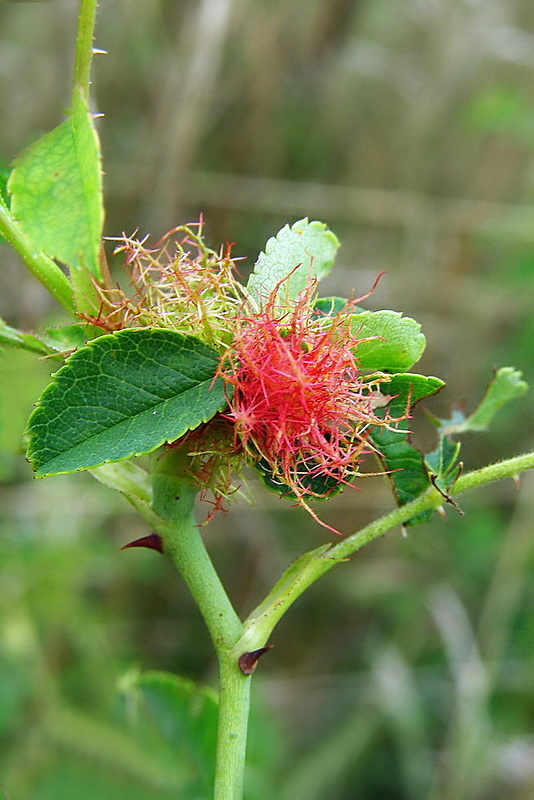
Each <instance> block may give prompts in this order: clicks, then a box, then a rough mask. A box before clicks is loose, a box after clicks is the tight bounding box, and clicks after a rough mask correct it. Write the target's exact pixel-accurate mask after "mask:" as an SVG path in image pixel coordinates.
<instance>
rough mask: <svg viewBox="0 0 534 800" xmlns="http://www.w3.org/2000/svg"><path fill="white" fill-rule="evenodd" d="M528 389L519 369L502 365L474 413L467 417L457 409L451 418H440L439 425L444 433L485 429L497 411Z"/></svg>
mask: <svg viewBox="0 0 534 800" xmlns="http://www.w3.org/2000/svg"><path fill="white" fill-rule="evenodd" d="M527 389H528V385H527V384H526V383H525V381H524V380H522V375H521V372H519V370H517V369H514V368H513V367H501V368H500V369H498V370H497V371H496V372H495V375H494V376H493V379H492V380H491V382H490V383H489V385H488V387H487V389H486V393H485V395H484V397H483V398H482V400H481V401H480V403H479V405H478V408H476V409H475V411H473V413H472V414H470V415H469V416H468V417H466V416H465V415H464V414H463V413H462V412H461V411H460V410H458V409H456V410H455V412H454V415H453V417H452V418H451V419H450V420H446V419H442V420H438V421H437V422H438V425H439V427H440V429H441V430H442V432H443V433H444V434H451V433H465V432H466V431H485V430H487V429H488V427H489V425H490V424H491V422H492V421H493V418H494V417H495V415H496V414H497V412H498V411H500V409H501V408H502V407H503V406H504V405H506V403H508V402H509V401H510V400H515V399H516V398H517V397H521V395H523V394H525V392H526V391H527Z"/></svg>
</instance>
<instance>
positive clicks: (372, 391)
mask: <svg viewBox="0 0 534 800" xmlns="http://www.w3.org/2000/svg"><path fill="white" fill-rule="evenodd" d="M313 289H314V286H313V285H312V284H310V286H309V287H308V288H307V289H306V290H305V291H304V292H301V294H300V295H299V297H298V298H297V299H296V300H295V301H294V302H293V303H291V304H290V305H289V307H287V306H286V308H285V309H284V308H282V307H281V306H280V305H277V304H276V301H275V295H274V293H273V296H272V298H271V300H270V302H269V303H267V304H266V306H265V308H264V309H263V310H261V311H258V312H257V313H251V314H248V315H247V316H244V317H243V318H240V319H238V320H237V333H236V336H235V339H234V343H233V346H232V347H231V348H230V349H229V351H228V352H227V354H226V356H225V357H224V359H223V361H222V366H221V373H222V374H223V375H224V377H225V380H226V381H227V382H228V383H229V384H230V385H231V386H232V387H233V393H232V396H231V397H230V400H229V407H230V410H229V412H228V417H229V418H230V419H231V420H232V421H233V422H234V424H235V432H236V437H238V439H239V440H240V442H241V444H242V446H243V448H244V449H245V451H246V452H247V453H248V454H249V456H251V457H252V458H253V459H254V460H256V462H261V465H262V470H263V468H264V466H265V465H268V469H269V471H270V472H271V474H272V479H273V481H275V482H278V483H281V484H284V485H285V486H286V487H287V491H288V493H289V492H290V493H291V494H292V495H294V496H295V497H296V498H297V501H298V502H299V503H300V504H301V505H304V506H305V507H306V508H308V506H307V503H306V499H308V498H311V497H325V496H327V495H328V494H329V493H331V491H332V488H331V487H333V486H336V487H339V485H340V484H346V483H349V482H350V481H351V480H352V479H353V478H354V477H355V476H356V475H357V474H358V464H359V462H360V459H361V456H362V455H363V453H365V452H369V451H370V450H372V449H373V448H372V446H371V445H370V444H369V442H368V432H369V430H370V428H371V427H373V426H375V425H387V424H388V420H387V419H386V420H384V419H379V418H378V417H377V416H376V415H375V413H374V409H375V408H376V406H377V404H378V403H380V402H381V400H382V402H383V398H382V397H381V395H380V393H379V384H380V382H381V381H383V380H385V378H384V376H371V377H370V376H365V375H363V374H362V372H361V370H360V368H359V364H358V344H359V343H360V342H361V341H362V340H361V339H359V338H358V335H357V331H354V330H353V327H352V325H351V317H352V313H353V307H352V304H350V303H347V306H346V307H345V308H344V309H343V310H342V311H340V312H339V313H336V314H334V315H333V316H330V315H326V314H318V313H317V312H316V311H315V310H314V308H313V304H312V299H313ZM314 478H321V479H322V480H321V481H320V482H319V484H317V482H314ZM317 485H319V486H322V485H326V486H328V487H329V488H328V489H326V490H325V491H323V490H321V489H319V490H318V489H317V488H316V487H317ZM308 510H309V508H308ZM314 516H315V515H314Z"/></svg>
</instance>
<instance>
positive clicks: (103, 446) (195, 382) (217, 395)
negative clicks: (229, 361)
mask: <svg viewBox="0 0 534 800" xmlns="http://www.w3.org/2000/svg"><path fill="white" fill-rule="evenodd" d="M218 360H219V355H218V353H217V351H216V350H214V349H213V348H212V347H209V346H208V345H206V344H204V343H203V342H201V341H200V340H199V339H196V338H195V337H193V336H185V335H183V334H180V333H177V332H175V331H169V330H164V329H129V330H123V331H118V332H117V333H113V334H109V335H106V336H101V337H99V338H98V339H94V340H93V341H92V342H90V343H89V344H88V345H87V346H86V347H83V348H82V349H81V350H78V351H77V352H75V353H74V354H73V355H72V356H70V358H69V359H67V361H66V363H65V365H64V366H63V367H62V368H61V369H60V370H59V371H58V372H57V373H56V374H55V375H54V376H53V382H52V383H51V384H50V386H48V387H47V389H45V391H44V392H43V395H42V397H41V399H40V401H39V404H38V406H37V408H36V409H35V411H34V412H33V414H32V415H31V417H30V421H29V424H28V433H29V437H30V439H29V447H28V458H29V460H30V461H31V463H32V465H33V468H34V469H35V472H36V475H37V477H45V476H47V475H58V474H60V473H63V472H74V471H76V470H79V469H88V468H92V467H97V466H100V465H101V464H104V463H107V462H109V461H120V460H121V459H124V458H129V457H130V456H132V455H140V454H142V453H150V452H152V451H153V450H155V449H156V448H157V447H159V446H160V445H161V444H163V443H164V442H172V441H174V440H175V439H177V438H179V437H180V436H182V435H183V434H184V433H185V432H186V431H187V430H190V429H192V428H196V427H197V426H198V425H200V423H202V422H206V421H207V420H209V419H211V417H212V416H213V415H214V414H216V413H217V411H221V410H222V409H223V408H224V406H225V404H226V393H225V385H224V382H223V380H222V379H221V378H216V379H215V373H216V370H217V367H218Z"/></svg>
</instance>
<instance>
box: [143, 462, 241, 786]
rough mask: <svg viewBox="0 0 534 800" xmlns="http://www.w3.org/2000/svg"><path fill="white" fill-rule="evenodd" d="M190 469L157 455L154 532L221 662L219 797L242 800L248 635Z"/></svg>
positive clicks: (153, 482)
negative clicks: (201, 524) (207, 535)
mask: <svg viewBox="0 0 534 800" xmlns="http://www.w3.org/2000/svg"><path fill="white" fill-rule="evenodd" d="M186 466H187V464H186V461H185V459H184V456H183V455H182V454H181V453H180V452H179V451H178V450H171V451H169V452H168V453H166V454H164V455H162V454H161V453H159V454H157V455H156V456H155V457H154V461H153V469H152V491H153V501H152V508H153V512H155V513H156V514H157V515H158V517H159V518H160V520H161V521H160V522H156V524H155V525H154V529H155V531H156V533H158V534H159V535H160V536H161V537H162V539H163V548H164V552H165V553H166V554H168V555H169V556H170V557H171V558H172V559H173V561H174V563H175V564H176V566H177V568H178V570H179V571H180V573H181V575H182V577H183V579H184V581H185V582H186V584H187V586H188V588H189V591H190V592H191V594H192V596H193V598H194V599H195V601H196V603H197V605H198V608H199V610H200V612H201V614H202V616H203V618H204V621H205V623H206V625H207V627H208V630H209V632H210V635H211V639H212V641H213V644H214V646H215V650H216V652H217V658H218V660H219V723H218V735H217V762H216V772H215V794H214V799H215V800H241V797H242V792H243V776H244V770H245V751H246V740H247V723H248V712H249V703H250V676H245V675H243V673H242V672H241V671H240V669H239V666H238V658H239V655H240V654H241V651H240V650H239V649H237V650H236V649H235V645H236V643H237V642H238V641H239V640H240V638H241V636H242V634H243V624H242V622H241V620H240V619H239V617H238V616H237V614H236V612H235V611H234V609H233V606H232V604H231V602H230V600H229V598H228V595H227V594H226V591H225V590H224V587H223V585H222V583H221V581H220V579H219V576H218V575H217V572H216V571H215V568H214V566H213V564H212V562H211V559H210V557H209V555H208V553H207V551H206V548H205V546H204V542H203V541H202V536H201V535H200V531H199V529H198V526H197V525H196V523H195V519H194V513H193V507H194V500H195V496H196V493H197V488H196V487H195V486H194V485H193V484H192V483H191V481H190V479H189V478H188V477H187V471H186ZM152 521H153V522H154V520H152Z"/></svg>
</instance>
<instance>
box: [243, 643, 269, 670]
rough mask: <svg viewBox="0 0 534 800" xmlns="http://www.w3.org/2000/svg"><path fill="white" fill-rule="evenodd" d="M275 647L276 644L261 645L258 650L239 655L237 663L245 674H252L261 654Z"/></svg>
mask: <svg viewBox="0 0 534 800" xmlns="http://www.w3.org/2000/svg"><path fill="white" fill-rule="evenodd" d="M273 647H274V644H268V645H266V646H265V647H260V648H259V649H258V650H252V651H251V652H250V653H242V654H241V655H240V656H239V659H238V661H237V665H238V667H239V669H240V670H241V672H242V673H243V675H252V673H253V672H254V670H255V669H256V664H257V663H258V661H259V659H260V658H261V656H262V655H263V654H264V653H266V652H267V651H268V650H271V649H272V648H273Z"/></svg>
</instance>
